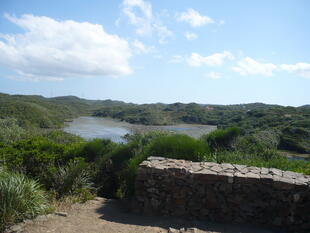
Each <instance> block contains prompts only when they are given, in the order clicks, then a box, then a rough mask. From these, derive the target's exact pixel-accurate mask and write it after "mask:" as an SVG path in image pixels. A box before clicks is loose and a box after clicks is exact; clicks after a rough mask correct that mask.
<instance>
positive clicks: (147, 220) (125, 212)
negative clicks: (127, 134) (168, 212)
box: [96, 199, 283, 233]
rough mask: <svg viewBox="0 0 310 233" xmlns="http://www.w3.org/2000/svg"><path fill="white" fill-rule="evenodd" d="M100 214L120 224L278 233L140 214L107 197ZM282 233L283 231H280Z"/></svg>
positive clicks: (236, 225) (212, 230) (245, 226)
mask: <svg viewBox="0 0 310 233" xmlns="http://www.w3.org/2000/svg"><path fill="white" fill-rule="evenodd" d="M96 211H97V212H98V213H99V214H100V218H101V219H104V220H106V221H110V222H117V223H122V224H131V225H140V226H152V227H161V228H164V229H168V228H169V227H172V228H175V229H180V228H183V227H184V228H191V227H194V228H197V229H199V230H202V231H207V232H208V231H210V232H222V233H278V232H280V231H274V230H269V229H264V228H261V227H256V226H249V225H244V224H223V223H213V222H206V221H200V220H190V219H184V218H176V217H160V216H142V215H138V214H133V213H131V212H130V211H129V209H128V208H127V207H126V205H124V204H123V203H122V202H121V201H118V200H113V199H108V200H106V201H105V203H104V205H102V207H100V208H98V209H97V210H96ZM281 232H282V233H283V231H281Z"/></svg>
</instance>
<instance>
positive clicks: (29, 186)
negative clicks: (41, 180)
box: [0, 171, 49, 232]
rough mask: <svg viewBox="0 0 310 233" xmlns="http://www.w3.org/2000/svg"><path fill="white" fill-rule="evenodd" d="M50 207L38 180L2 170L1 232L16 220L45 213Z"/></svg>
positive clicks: (0, 189)
mask: <svg viewBox="0 0 310 233" xmlns="http://www.w3.org/2000/svg"><path fill="white" fill-rule="evenodd" d="M48 208H49V205H48V201H47V198H46V194H45V192H44V191H43V190H42V189H41V187H40V185H39V184H38V183H37V182H36V181H34V180H31V179H28V178H27V177H25V176H24V175H21V174H14V173H8V172H5V171H0V232H1V231H3V230H4V229H5V227H7V226H9V225H11V224H13V223H15V222H18V221H22V220H23V219H26V218H33V217H35V216H37V215H39V214H43V213H45V212H46V211H47V210H48Z"/></svg>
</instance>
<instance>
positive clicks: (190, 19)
mask: <svg viewBox="0 0 310 233" xmlns="http://www.w3.org/2000/svg"><path fill="white" fill-rule="evenodd" d="M177 20H178V21H182V22H187V23H189V24H190V25H191V26H192V27H201V26H203V25H205V24H211V23H214V20H213V19H211V18H210V17H208V16H205V15H201V14H200V13H199V12H198V11H195V10H194V9H191V8H189V9H187V11H185V12H182V13H180V14H178V15H177Z"/></svg>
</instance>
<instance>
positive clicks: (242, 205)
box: [132, 157, 310, 233]
mask: <svg viewBox="0 0 310 233" xmlns="http://www.w3.org/2000/svg"><path fill="white" fill-rule="evenodd" d="M309 196H310V176H305V175H302V174H299V173H294V172H290V171H281V170H279V169H275V168H256V167H247V166H245V165H235V164H216V163H206V162H202V163H195V162H190V161H184V160H173V159H163V158H159V157H155V158H154V159H152V158H148V160H147V161H144V162H142V163H141V164H140V168H139V170H138V173H137V177H136V184H135V198H134V201H135V203H134V204H133V205H132V206H133V207H132V208H133V211H135V212H137V213H145V214H159V215H164V216H169V215H170V216H184V217H185V216H186V217H189V218H193V217H198V218H205V219H207V220H212V221H218V222H221V221H229V222H236V223H241V222H245V223H252V224H255V225H256V224H262V225H264V226H271V227H277V228H282V229H283V230H284V231H288V232H307V233H308V231H307V230H308V229H309V226H310V224H309V223H310V200H309ZM189 230H190V229H187V230H185V229H172V228H171V229H169V230H168V232H195V231H189Z"/></svg>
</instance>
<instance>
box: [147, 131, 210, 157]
mask: <svg viewBox="0 0 310 233" xmlns="http://www.w3.org/2000/svg"><path fill="white" fill-rule="evenodd" d="M208 153H209V147H208V145H206V144H205V143H203V142H202V141H199V140H196V139H194V138H192V137H190V136H187V135H182V134H176V135H168V136H163V137H159V138H157V139H155V140H154V141H153V142H151V143H150V145H149V146H148V148H147V149H146V155H147V156H162V157H167V158H174V159H185V160H191V161H202V160H203V159H204V157H205V155H206V154H208Z"/></svg>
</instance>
